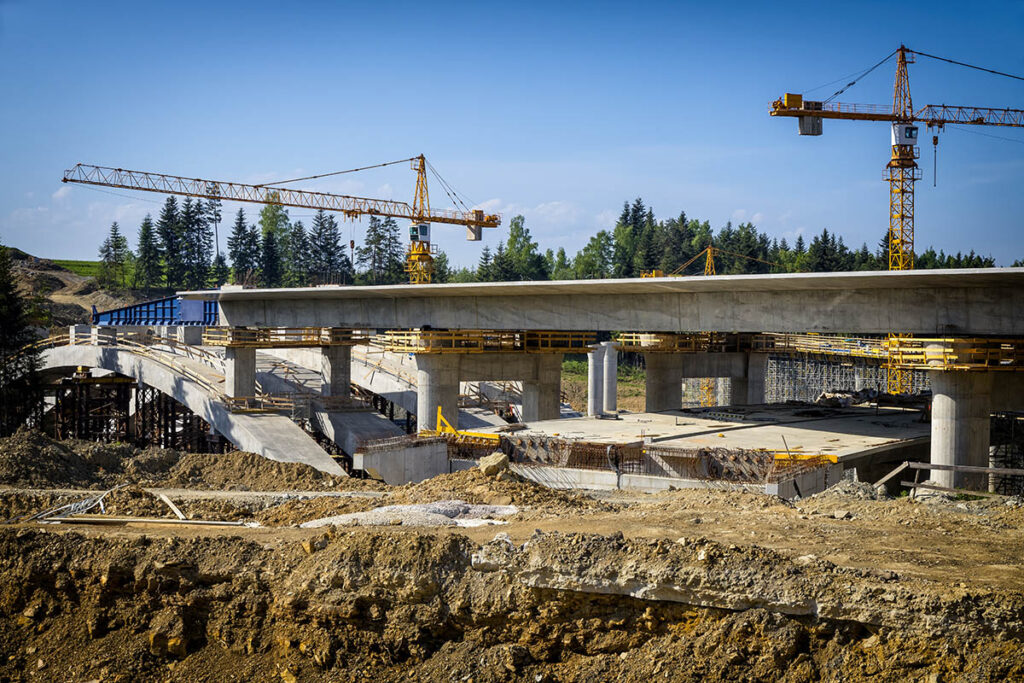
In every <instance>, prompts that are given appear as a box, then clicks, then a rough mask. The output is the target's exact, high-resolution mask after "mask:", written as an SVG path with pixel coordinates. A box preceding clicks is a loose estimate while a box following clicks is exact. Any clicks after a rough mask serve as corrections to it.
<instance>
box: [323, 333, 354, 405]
mask: <svg viewBox="0 0 1024 683" xmlns="http://www.w3.org/2000/svg"><path fill="white" fill-rule="evenodd" d="M320 379H321V384H320V393H321V394H323V395H324V396H343V397H345V398H347V397H349V396H350V395H351V393H352V347H351V346H321V347H320Z"/></svg>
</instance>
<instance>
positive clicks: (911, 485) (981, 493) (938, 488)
mask: <svg viewBox="0 0 1024 683" xmlns="http://www.w3.org/2000/svg"><path fill="white" fill-rule="evenodd" d="M900 484H902V485H903V486H906V487H909V488H912V489H913V488H918V489H931V490H932V491H943V492H945V493H960V494H963V495H965V496H986V497H988V498H1005V497H1006V496H1004V495H1003V494H1001V493H989V492H988V491H969V490H967V489H950V488H946V487H945V486H933V485H932V484H915V483H914V482H912V481H901V482H900Z"/></svg>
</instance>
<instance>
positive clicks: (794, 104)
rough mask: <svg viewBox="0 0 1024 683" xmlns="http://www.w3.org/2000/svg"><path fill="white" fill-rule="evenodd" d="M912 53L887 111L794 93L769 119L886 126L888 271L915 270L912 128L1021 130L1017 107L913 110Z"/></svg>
mask: <svg viewBox="0 0 1024 683" xmlns="http://www.w3.org/2000/svg"><path fill="white" fill-rule="evenodd" d="M914 54H915V53H914V52H913V51H912V50H910V49H908V48H907V47H906V46H904V45H900V46H899V48H898V49H897V50H896V81H895V84H894V86H893V98H892V108H891V109H887V108H884V107H880V106H877V105H865V104H846V103H840V102H815V101H811V100H805V99H804V98H803V96H802V95H799V94H794V93H786V94H785V95H783V96H782V97H781V98H779V99H778V100H776V101H775V102H773V103H772V110H771V112H770V114H771V115H772V116H789V117H795V118H796V119H797V122H798V127H799V132H800V135H821V132H822V121H823V120H824V119H846V120H853V121H885V122H887V123H889V124H891V127H892V145H891V149H892V154H891V156H890V159H889V163H888V164H887V165H886V169H885V179H886V180H887V181H888V182H889V231H888V240H887V242H888V248H889V270H912V269H913V268H914V183H915V182H916V181H918V180H920V179H921V169H920V168H919V167H918V165H917V158H918V156H919V150H918V147H917V140H918V135H917V134H918V127H917V126H916V125H914V124H915V123H924V124H925V125H927V126H928V127H929V128H935V129H936V130H937V131H938V130H942V129H943V127H944V126H945V125H946V124H947V123H950V124H966V125H982V126H1011V127H1018V128H1019V127H1024V110H1020V109H994V108H984V107H965V106H949V105H945V104H943V105H935V104H929V105H926V106H925V107H922V108H921V109H919V110H917V111H916V112H915V111H914V105H913V101H912V99H911V96H910V78H909V74H908V71H907V65H908V64H913V63H914ZM918 54H923V53H918ZM891 56H892V55H890V57H891ZM924 56H926V57H933V55H924ZM884 61H886V60H883V62H884ZM946 61H949V60H946ZM881 63H882V62H879V64H878V65H880V64H881ZM878 65H876V66H878ZM874 68H875V67H872V69H874ZM868 71H871V69H869V70H868ZM866 73H868V72H865V74H866ZM862 75H863V74H862ZM1004 75H1005V74H1004ZM854 82H856V81H854ZM850 85H852V83H851V84H850ZM844 89H845V88H844ZM840 92H842V91H840ZM837 94H838V93H837ZM933 143H934V144H937V143H938V136H935V137H933ZM908 336H909V335H905V334H899V333H893V334H890V335H889V341H890V343H889V345H888V346H889V348H890V350H891V349H895V348H897V346H898V344H899V342H900V340H903V339H906V338H907V337H908ZM886 379H887V384H888V390H889V392H891V393H907V392H909V391H910V380H911V375H910V372H909V371H907V370H901V369H899V368H897V367H895V364H894V363H889V366H888V369H887V377H886Z"/></svg>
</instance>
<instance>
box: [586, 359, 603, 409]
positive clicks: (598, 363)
mask: <svg viewBox="0 0 1024 683" xmlns="http://www.w3.org/2000/svg"><path fill="white" fill-rule="evenodd" d="M590 349H591V350H590V353H588V354H587V415H591V416H593V415H600V414H601V413H602V412H604V353H605V347H604V346H602V345H601V344H594V345H593V346H591V347H590Z"/></svg>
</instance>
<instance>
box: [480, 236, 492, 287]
mask: <svg viewBox="0 0 1024 683" xmlns="http://www.w3.org/2000/svg"><path fill="white" fill-rule="evenodd" d="M476 279H477V282H494V258H493V257H492V256H491V248H490V247H488V246H487V245H486V244H485V245H484V248H483V249H481V250H480V261H479V262H478V263H477V265H476Z"/></svg>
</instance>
